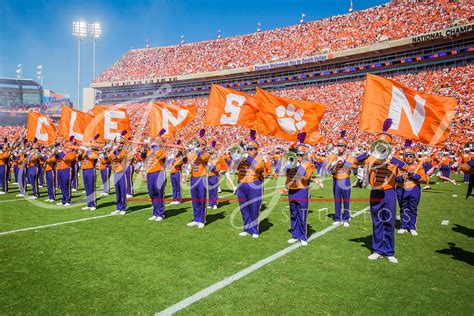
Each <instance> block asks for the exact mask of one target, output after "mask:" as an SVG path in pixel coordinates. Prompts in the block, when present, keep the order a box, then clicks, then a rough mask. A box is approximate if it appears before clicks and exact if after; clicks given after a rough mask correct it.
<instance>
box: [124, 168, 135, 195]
mask: <svg viewBox="0 0 474 316" xmlns="http://www.w3.org/2000/svg"><path fill="white" fill-rule="evenodd" d="M134 170H135V168H134V167H133V165H129V166H128V167H127V169H125V180H126V181H127V195H133V193H134V192H133V191H134V190H133V171H134Z"/></svg>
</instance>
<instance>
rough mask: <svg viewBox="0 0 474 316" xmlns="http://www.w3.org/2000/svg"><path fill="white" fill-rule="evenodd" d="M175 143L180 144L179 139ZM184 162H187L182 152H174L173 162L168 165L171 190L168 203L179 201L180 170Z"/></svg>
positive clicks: (172, 203)
mask: <svg viewBox="0 0 474 316" xmlns="http://www.w3.org/2000/svg"><path fill="white" fill-rule="evenodd" d="M176 144H177V145H180V144H181V141H180V140H178V141H177V143H176ZM185 163H187V158H186V157H184V156H183V152H182V151H181V150H180V151H178V153H177V154H176V157H175V159H174V161H173V163H171V164H170V166H169V168H170V180H171V187H172V190H173V201H172V202H171V203H170V205H176V204H179V203H181V170H182V168H183V165H184V164H185Z"/></svg>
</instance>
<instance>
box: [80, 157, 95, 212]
mask: <svg viewBox="0 0 474 316" xmlns="http://www.w3.org/2000/svg"><path fill="white" fill-rule="evenodd" d="M97 159H99V154H98V153H97V151H95V150H93V149H91V148H87V149H85V150H84V152H83V153H82V154H81V160H82V178H83V181H84V189H85V191H86V201H87V205H86V206H85V207H83V208H82V209H83V210H91V211H95V210H96V207H97V204H96V196H95V182H96V179H95V165H96V163H97Z"/></svg>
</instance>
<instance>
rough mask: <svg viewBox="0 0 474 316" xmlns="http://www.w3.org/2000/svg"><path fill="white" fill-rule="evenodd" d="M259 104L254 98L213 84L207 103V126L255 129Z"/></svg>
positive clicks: (205, 121) (205, 122)
mask: <svg viewBox="0 0 474 316" xmlns="http://www.w3.org/2000/svg"><path fill="white" fill-rule="evenodd" d="M257 112H258V108H257V102H256V99H255V97H254V96H252V95H249V94H246V93H243V92H240V91H237V90H233V89H229V88H224V87H221V86H218V85H215V84H213V85H212V87H211V93H210V94H209V99H208V102H207V111H206V118H205V120H204V124H205V125H206V126H236V125H237V126H243V127H247V128H250V129H255V124H256V122H257Z"/></svg>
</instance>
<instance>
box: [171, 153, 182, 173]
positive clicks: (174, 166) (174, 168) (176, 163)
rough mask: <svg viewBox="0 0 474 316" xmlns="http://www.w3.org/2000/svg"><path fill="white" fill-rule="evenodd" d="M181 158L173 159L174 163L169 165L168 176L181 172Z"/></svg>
mask: <svg viewBox="0 0 474 316" xmlns="http://www.w3.org/2000/svg"><path fill="white" fill-rule="evenodd" d="M183 164H184V162H183V158H182V157H178V158H176V159H175V161H174V162H173V163H172V164H171V170H170V174H174V173H176V172H179V171H181V168H182V167H183Z"/></svg>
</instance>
